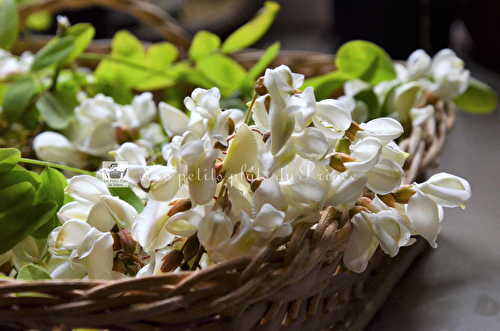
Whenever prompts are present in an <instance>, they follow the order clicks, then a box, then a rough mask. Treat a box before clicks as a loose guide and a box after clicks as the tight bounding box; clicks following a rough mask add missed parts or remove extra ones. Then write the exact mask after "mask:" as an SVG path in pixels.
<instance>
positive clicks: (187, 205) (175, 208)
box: [167, 198, 192, 217]
mask: <svg viewBox="0 0 500 331" xmlns="http://www.w3.org/2000/svg"><path fill="white" fill-rule="evenodd" d="M169 205H170V206H172V208H170V210H169V211H168V214H167V215H168V216H169V217H172V216H174V215H175V214H177V213H180V212H183V211H186V210H189V209H191V207H192V203H191V200H190V199H189V198H185V199H177V200H174V201H172V202H171V203H169Z"/></svg>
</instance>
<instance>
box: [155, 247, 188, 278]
mask: <svg viewBox="0 0 500 331" xmlns="http://www.w3.org/2000/svg"><path fill="white" fill-rule="evenodd" d="M183 260H184V254H182V252H181V251H180V250H178V249H174V250H172V251H170V253H168V254H167V255H165V257H164V258H163V260H162V262H163V264H162V265H161V267H160V270H161V272H163V273H166V272H171V271H174V270H175V269H176V268H177V267H179V266H180V265H181V264H182V261H183Z"/></svg>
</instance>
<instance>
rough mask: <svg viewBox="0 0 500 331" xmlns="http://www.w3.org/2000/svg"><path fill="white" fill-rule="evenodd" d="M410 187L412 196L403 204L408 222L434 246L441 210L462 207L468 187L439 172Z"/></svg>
mask: <svg viewBox="0 0 500 331" xmlns="http://www.w3.org/2000/svg"><path fill="white" fill-rule="evenodd" d="M411 188H412V189H413V190H414V191H415V194H413V195H412V196H411V198H410V200H409V202H408V204H407V205H405V211H406V215H407V216H408V219H409V222H410V224H411V226H412V227H413V229H415V231H416V232H418V234H420V235H421V236H422V237H424V238H425V239H426V240H427V241H428V242H429V244H430V245H431V246H432V247H437V244H436V238H437V236H438V234H439V231H440V229H441V226H440V224H439V223H440V222H441V220H442V218H443V210H442V207H457V206H461V207H462V208H464V207H465V204H466V203H467V201H468V200H469V199H470V197H471V188H470V185H469V183H468V182H467V181H466V180H464V179H462V178H460V177H457V176H453V175H450V174H446V173H439V174H436V175H434V176H432V177H431V178H429V179H428V180H427V181H426V182H424V183H421V184H414V185H412V187H411Z"/></svg>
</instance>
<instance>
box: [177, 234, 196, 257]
mask: <svg viewBox="0 0 500 331" xmlns="http://www.w3.org/2000/svg"><path fill="white" fill-rule="evenodd" d="M199 249H200V241H199V240H198V236H197V235H196V234H195V235H192V236H191V237H189V238H187V239H186V241H185V242H184V245H183V246H182V248H181V250H182V253H183V254H184V261H186V262H187V261H190V260H191V259H192V258H193V257H195V256H196V254H198V250H199Z"/></svg>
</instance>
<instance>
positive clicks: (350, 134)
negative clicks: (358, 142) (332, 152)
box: [345, 121, 364, 140]
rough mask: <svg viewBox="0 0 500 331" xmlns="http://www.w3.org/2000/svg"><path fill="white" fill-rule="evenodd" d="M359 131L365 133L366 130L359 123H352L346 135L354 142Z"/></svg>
mask: <svg viewBox="0 0 500 331" xmlns="http://www.w3.org/2000/svg"><path fill="white" fill-rule="evenodd" d="M358 131H364V130H363V129H362V128H361V127H360V126H359V124H358V123H356V122H354V121H352V122H351V126H350V127H349V129H347V130H346V131H345V135H346V137H347V138H349V139H351V140H354V137H355V136H356V133H357V132H358Z"/></svg>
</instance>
